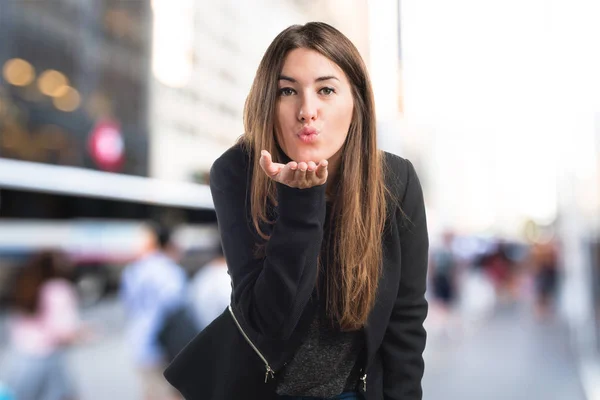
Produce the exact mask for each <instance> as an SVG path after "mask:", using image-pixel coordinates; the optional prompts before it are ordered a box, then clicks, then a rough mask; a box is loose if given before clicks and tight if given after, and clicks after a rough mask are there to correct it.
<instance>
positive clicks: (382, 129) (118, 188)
mask: <svg viewBox="0 0 600 400" xmlns="http://www.w3.org/2000/svg"><path fill="white" fill-rule="evenodd" d="M312 20H321V21H325V22H328V23H331V24H333V25H334V26H336V27H337V28H338V29H340V30H341V31H342V32H344V33H345V34H346V35H347V36H348V37H349V38H350V39H351V40H352V41H353V42H354V43H355V44H356V46H357V47H358V49H359V50H360V52H361V54H362V55H363V57H364V59H365V61H366V62H367V65H368V67H369V70H370V73H371V78H372V81H373V85H374V90H375V97H376V104H377V117H378V129H379V140H380V147H381V148H382V149H384V150H387V151H389V152H392V153H396V154H399V155H401V156H403V157H405V158H408V159H410V160H411V161H412V162H413V163H414V165H415V167H416V169H417V171H418V173H419V176H420V179H421V183H422V185H423V189H424V192H425V200H426V206H427V211H428V220H429V221H428V223H429V230H430V234H431V251H430V253H431V254H430V270H429V280H428V291H427V296H428V298H429V300H430V305H431V308H430V313H429V316H428V319H427V321H426V327H427V329H428V333H429V340H428V346H427V349H426V351H425V359H426V374H425V379H424V391H425V395H424V399H426V400H437V399H440V400H441V399H448V398H449V399H455V398H456V399H458V398H460V399H465V400H468V399H507V398H509V399H544V400H545V399H557V400H563V399H564V400H577V399H589V400H595V399H600V364H599V363H598V360H599V355H600V336H599V333H600V286H599V283H600V245H599V243H600V242H599V237H600V236H599V233H600V232H599V226H600V225H599V223H600V218H599V214H600V213H599V212H600V158H599V152H598V151H599V149H600V95H599V94H600V73H599V71H600V53H599V52H598V48H599V46H600V24H599V23H598V21H599V20H600V5H599V4H598V2H596V1H593V0H570V1H568V2H567V1H558V0H545V1H544V0H519V1H517V0H505V1H491V0H484V1H482V0H457V1H452V2H449V1H442V0H419V1H409V0H379V1H375V0H279V1H275V0H253V1H241V0H224V1H220V2H209V1H204V0H173V1H167V0H152V1H150V0H18V1H17V0H0V38H1V40H0V69H1V74H0V307H1V309H0V399H11V398H14V392H15V391H18V390H21V389H20V388H19V387H18V386H19V383H18V382H19V379H21V380H22V379H23V377H26V378H27V380H28V381H29V382H43V381H44V379H46V380H47V379H51V380H52V381H53V382H56V383H57V384H56V385H55V386H57V387H56V388H55V389H53V390H56V391H57V393H63V396H66V395H71V394H73V393H75V394H76V395H77V396H76V398H79V399H86V400H96V399H98V400H99V399H106V398H109V397H110V398H113V399H150V398H156V399H159V398H160V399H166V398H176V397H173V396H171V395H170V394H168V393H164V394H160V393H162V392H161V390H163V389H164V388H160V382H157V381H159V380H160V378H158V377H157V376H153V375H152V371H153V368H154V367H156V364H155V363H154V364H153V360H154V358H153V357H154V356H155V353H154V351H155V349H153V347H152V345H151V344H149V343H148V337H150V335H153V334H154V335H156V334H159V333H161V334H162V332H163V331H164V329H163V328H164V327H162V328H161V326H162V325H161V323H159V322H157V321H159V320H161V318H163V317H164V316H165V315H167V314H169V312H170V311H172V310H176V309H181V307H180V306H181V304H187V305H190V306H189V307H187V306H186V310H187V311H190V312H191V313H192V314H193V316H194V318H193V319H194V321H195V324H196V325H195V326H196V327H197V329H201V327H202V326H204V325H205V324H207V323H208V322H209V321H210V318H211V316H212V315H214V310H215V309H216V310H222V309H223V308H222V307H224V306H222V303H223V302H225V303H224V304H227V298H228V296H229V292H228V290H229V287H228V286H229V281H228V279H227V276H226V273H224V271H226V269H225V268H223V265H224V264H223V260H222V258H221V256H220V252H219V251H220V247H219V239H218V236H217V230H216V218H215V215H214V211H213V204H212V199H211V196H210V191H209V189H208V186H207V179H208V172H209V170H210V167H211V164H212V162H213V161H214V160H215V159H216V158H217V157H218V156H219V155H220V154H221V153H222V152H223V151H225V150H226V149H227V148H228V147H230V146H231V145H232V144H233V143H234V141H235V140H236V138H237V137H239V136H240V135H241V134H242V133H243V125H242V111H243V105H244V100H245V97H246V95H247V93H248V90H249V88H250V85H251V82H252V79H253V77H254V73H255V71H256V68H257V66H258V62H259V61H260V58H261V57H262V54H263V52H264V51H265V49H266V47H267V46H268V44H269V43H270V42H271V40H272V39H273V38H274V37H275V36H276V35H277V34H278V33H279V32H280V31H281V30H282V29H284V28H285V27H287V26H289V25H291V24H294V23H305V22H308V21H312ZM594 49H595V50H594ZM149 221H152V222H153V224H149ZM167 256H170V257H167ZM171 260H175V261H171ZM146 271H154V272H152V273H150V272H146ZM153 280H154V282H153ZM140 282H144V283H146V284H148V285H150V286H149V287H152V286H151V285H152V284H154V285H157V286H156V290H151V291H150V293H148V291H146V292H144V290H141V289H140V287H141V286H143V285H142V284H141V283H140ZM165 282H177V284H175V283H173V285H171V286H170V287H169V288H166V289H165V288H164V286H165V285H164V283H165ZM161 284H163V285H162V286H161ZM178 307H179V308H178ZM48 371H53V372H51V373H50V375H48ZM57 371H59V372H60V374H59V375H60V376H58V375H56V376H55V375H52V374H57ZM148 371H150V372H148ZM154 372H156V371H155V370H154ZM40 385H42V383H40ZM30 386H31V387H33V386H34V385H33V384H32V385H30ZM149 387H150V388H153V389H151V392H152V393H154V394H155V396H154V397H152V396H149V395H146V394H145V392H146V390H148V388H149ZM28 390H30V391H31V390H33V389H31V388H30V389H28ZM11 391H12V392H13V397H11V394H10V392H11ZM30 395H31V396H32V397H27V398H32V399H33V398H36V399H37V398H39V399H45V398H50V397H42V395H41V394H39V393H38V394H30ZM2 396H4V397H2ZM52 398H57V399H58V398H61V397H60V395H57V397H52Z"/></svg>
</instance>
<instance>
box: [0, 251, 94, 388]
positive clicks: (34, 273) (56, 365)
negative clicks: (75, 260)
mask: <svg viewBox="0 0 600 400" xmlns="http://www.w3.org/2000/svg"><path fill="white" fill-rule="evenodd" d="M67 274H68V263H67V261H66V259H65V257H64V256H63V255H62V254H61V253H59V252H56V251H44V252H40V253H39V254H36V255H34V256H33V257H32V258H31V259H30V260H29V261H28V262H27V263H26V265H25V266H23V268H22V269H21V270H20V271H19V273H18V275H17V279H16V281H15V284H14V291H13V296H12V299H13V306H14V313H13V314H12V316H11V318H10V322H9V331H10V345H11V348H12V350H13V355H12V357H11V361H10V362H9V373H8V379H7V384H8V386H9V388H10V389H11V390H12V391H13V392H14V393H15V397H16V398H17V399H18V400H67V399H74V398H75V397H76V391H75V388H74V385H73V381H72V379H71V375H70V373H69V372H68V368H67V360H66V350H67V349H68V348H69V346H70V345H72V344H73V343H75V342H76V341H77V340H79V339H81V338H82V337H83V336H84V335H85V333H86V332H87V330H86V329H84V328H83V325H82V324H81V323H80V319H79V312H78V299H77V294H76V290H75V287H74V286H73V284H72V283H71V281H70V280H68V279H67Z"/></svg>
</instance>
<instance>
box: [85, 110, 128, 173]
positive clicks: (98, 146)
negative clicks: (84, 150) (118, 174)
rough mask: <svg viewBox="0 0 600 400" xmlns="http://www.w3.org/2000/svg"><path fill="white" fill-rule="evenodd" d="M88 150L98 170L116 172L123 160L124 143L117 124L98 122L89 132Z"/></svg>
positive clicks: (105, 121)
mask: <svg viewBox="0 0 600 400" xmlns="http://www.w3.org/2000/svg"><path fill="white" fill-rule="evenodd" d="M88 148H89V151H90V154H91V156H92V159H93V160H94V161H95V162H96V164H97V165H98V167H99V168H100V169H102V170H105V171H111V172H115V171H118V170H119V169H120V168H121V166H122V164H123V161H124V159H125V143H124V141H123V135H122V134H121V127H120V126H119V124H118V123H117V122H115V121H108V120H104V121H99V122H98V123H97V124H96V126H94V129H92V131H91V132H90V136H89V141H88Z"/></svg>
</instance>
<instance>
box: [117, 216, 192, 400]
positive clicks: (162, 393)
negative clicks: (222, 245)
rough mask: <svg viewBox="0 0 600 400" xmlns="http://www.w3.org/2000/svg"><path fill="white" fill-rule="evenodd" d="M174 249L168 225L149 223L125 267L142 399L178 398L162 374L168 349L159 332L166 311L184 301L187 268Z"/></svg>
mask: <svg viewBox="0 0 600 400" xmlns="http://www.w3.org/2000/svg"><path fill="white" fill-rule="evenodd" d="M176 254H177V249H176V247H175V246H174V244H173V242H172V240H171V229H169V228H167V227H164V226H159V225H148V227H147V229H146V230H145V238H144V245H143V247H142V251H141V254H140V256H139V258H138V260H136V261H135V262H133V263H132V264H130V265H128V266H127V267H126V268H125V270H124V271H123V276H122V282H121V296H122V299H123V301H124V305H125V310H126V313H127V321H128V324H129V326H128V336H129V342H130V346H131V349H132V351H133V356H134V359H135V363H136V365H137V368H138V370H139V372H140V376H141V379H142V386H143V393H144V399H145V400H165V399H178V398H180V397H179V396H178V395H177V393H176V392H175V391H174V390H173V389H172V388H171V387H170V386H169V385H168V383H167V382H166V381H165V379H164V377H163V375H162V373H163V370H164V368H165V365H166V363H167V362H169V355H168V353H167V351H166V350H167V349H165V347H164V346H163V343H161V340H160V338H159V336H160V334H161V331H162V330H163V329H164V328H165V321H167V320H168V319H169V315H172V313H174V312H175V311H176V310H178V309H180V307H181V306H182V305H183V304H185V302H186V274H185V271H184V270H183V268H182V267H181V266H180V265H178V264H177V262H176V260H175V258H176ZM195 333H197V331H195V332H193V334H195ZM193 334H192V335H193ZM190 339H191V337H190Z"/></svg>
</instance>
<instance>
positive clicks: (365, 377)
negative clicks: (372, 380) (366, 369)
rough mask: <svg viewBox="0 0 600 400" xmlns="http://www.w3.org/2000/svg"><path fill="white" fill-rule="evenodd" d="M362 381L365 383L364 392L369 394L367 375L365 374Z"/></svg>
mask: <svg viewBox="0 0 600 400" xmlns="http://www.w3.org/2000/svg"><path fill="white" fill-rule="evenodd" d="M360 380H361V381H362V382H363V392H365V393H366V392H367V374H364V375H363V376H361V377H360Z"/></svg>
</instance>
